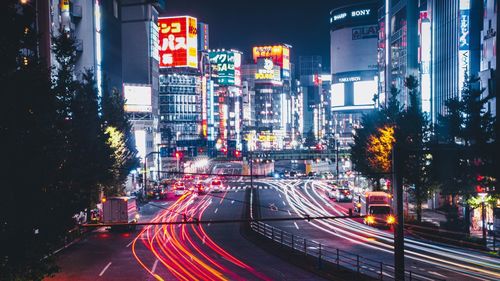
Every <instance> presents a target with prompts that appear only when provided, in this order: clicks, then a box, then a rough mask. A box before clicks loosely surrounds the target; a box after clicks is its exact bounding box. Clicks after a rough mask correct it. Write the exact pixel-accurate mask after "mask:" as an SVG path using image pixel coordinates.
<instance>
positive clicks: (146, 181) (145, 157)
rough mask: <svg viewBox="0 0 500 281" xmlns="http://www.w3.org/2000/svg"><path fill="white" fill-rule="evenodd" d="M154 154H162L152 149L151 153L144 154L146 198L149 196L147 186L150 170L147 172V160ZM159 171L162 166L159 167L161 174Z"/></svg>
mask: <svg viewBox="0 0 500 281" xmlns="http://www.w3.org/2000/svg"><path fill="white" fill-rule="evenodd" d="M153 154H158V155H160V152H159V151H151V152H150V153H148V154H146V156H144V191H143V193H144V198H146V196H147V192H146V188H147V185H148V180H147V178H148V172H147V162H148V157H149V156H151V155H153ZM159 171H160V167H158V174H159Z"/></svg>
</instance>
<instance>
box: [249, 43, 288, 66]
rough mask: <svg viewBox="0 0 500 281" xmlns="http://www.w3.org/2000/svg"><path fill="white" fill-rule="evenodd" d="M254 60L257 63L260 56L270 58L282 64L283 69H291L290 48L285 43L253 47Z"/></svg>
mask: <svg viewBox="0 0 500 281" xmlns="http://www.w3.org/2000/svg"><path fill="white" fill-rule="evenodd" d="M252 53H253V60H254V62H255V63H257V59H259V58H270V59H272V60H273V63H275V64H277V65H279V66H281V67H282V68H283V70H287V71H290V48H288V47H287V46H284V45H274V46H258V47H253V50H252Z"/></svg>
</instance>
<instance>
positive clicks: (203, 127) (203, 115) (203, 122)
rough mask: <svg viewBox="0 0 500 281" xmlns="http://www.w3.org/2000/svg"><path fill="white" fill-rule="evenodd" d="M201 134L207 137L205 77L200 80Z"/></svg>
mask: <svg viewBox="0 0 500 281" xmlns="http://www.w3.org/2000/svg"><path fill="white" fill-rule="evenodd" d="M201 132H202V134H203V136H204V137H207V134H208V128H207V77H205V76H203V77H202V78H201Z"/></svg>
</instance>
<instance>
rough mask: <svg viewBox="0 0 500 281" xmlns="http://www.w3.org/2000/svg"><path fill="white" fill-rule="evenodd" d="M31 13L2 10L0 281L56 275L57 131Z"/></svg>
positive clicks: (9, 4) (13, 6)
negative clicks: (38, 55)
mask: <svg viewBox="0 0 500 281" xmlns="http://www.w3.org/2000/svg"><path fill="white" fill-rule="evenodd" d="M34 17H35V11H34V10H33V9H32V8H31V7H25V6H21V5H19V1H2V3H1V4H0V26H1V27H2V30H1V32H0V37H1V42H2V44H0V83H1V85H2V95H1V96H2V103H3V104H4V105H5V106H4V108H3V109H2V110H1V111H0V134H1V136H2V138H1V139H2V147H3V148H4V149H3V151H2V157H3V159H4V163H5V165H3V166H2V169H0V171H1V172H0V173H1V178H2V203H1V204H0V280H41V279H43V278H44V277H46V276H48V275H51V274H53V273H55V272H56V271H57V267H56V266H55V263H54V258H53V255H52V252H53V250H54V248H55V247H56V246H57V245H58V242H59V239H60V237H61V236H62V235H64V233H65V230H66V228H65V225H64V223H65V222H64V221H61V222H58V224H56V223H55V222H56V221H55V219H54V218H53V217H51V215H52V214H54V213H55V212H57V211H58V210H59V206H60V204H59V203H60V197H58V193H59V191H60V190H61V189H63V188H64V187H63V186H62V185H61V184H60V183H59V182H58V181H57V178H58V177H57V175H58V174H59V170H58V168H59V167H60V165H61V163H62V162H63V161H62V160H61V158H60V154H59V147H60V146H61V145H62V139H61V138H60V135H59V130H58V129H57V128H56V126H55V124H56V121H57V116H56V114H55V113H56V106H57V101H56V100H55V98H54V96H53V94H52V92H51V85H50V78H49V77H50V72H49V71H48V69H46V67H45V66H43V65H41V64H40V62H39V61H38V60H37V48H36V39H37V34H36V33H35V32H34V28H33V26H34V25H33V19H34Z"/></svg>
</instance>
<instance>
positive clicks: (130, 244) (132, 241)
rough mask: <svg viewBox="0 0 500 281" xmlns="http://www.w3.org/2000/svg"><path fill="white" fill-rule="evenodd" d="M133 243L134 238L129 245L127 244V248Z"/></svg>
mask: <svg viewBox="0 0 500 281" xmlns="http://www.w3.org/2000/svg"><path fill="white" fill-rule="evenodd" d="M132 243H134V240H132V241H130V243H128V244H127V246H125V248H128V247H130V245H132Z"/></svg>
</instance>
